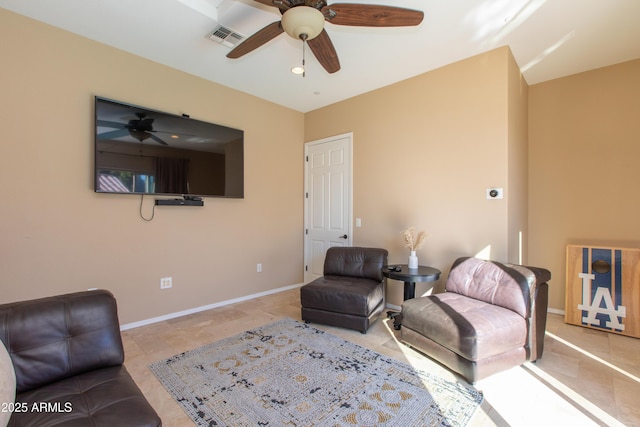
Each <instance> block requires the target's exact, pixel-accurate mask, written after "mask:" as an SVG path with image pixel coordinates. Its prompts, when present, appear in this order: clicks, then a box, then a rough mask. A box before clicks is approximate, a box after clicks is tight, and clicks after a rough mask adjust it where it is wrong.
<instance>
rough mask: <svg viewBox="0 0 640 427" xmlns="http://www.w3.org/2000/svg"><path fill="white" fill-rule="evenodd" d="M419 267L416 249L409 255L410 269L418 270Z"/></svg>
mask: <svg viewBox="0 0 640 427" xmlns="http://www.w3.org/2000/svg"><path fill="white" fill-rule="evenodd" d="M417 268H418V257H417V256H416V251H411V255H409V270H416V269H417Z"/></svg>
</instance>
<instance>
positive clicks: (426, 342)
mask: <svg viewBox="0 0 640 427" xmlns="http://www.w3.org/2000/svg"><path fill="white" fill-rule="evenodd" d="M550 279H551V273H550V272H549V270H546V269H544V268H537V267H527V266H521V265H513V264H502V263H499V262H495V261H485V260H481V259H477V258H469V257H464V258H459V259H457V260H456V261H455V262H454V263H453V266H452V267H451V271H450V273H449V277H448V278H447V283H446V292H444V293H440V294H435V295H430V296H426V297H422V298H415V299H411V300H407V301H405V302H404V303H403V304H402V332H401V339H402V341H403V342H405V343H406V344H409V345H410V346H412V347H414V348H416V349H418V350H420V351H421V352H423V353H425V354H426V355H427V356H429V357H431V358H433V359H435V360H437V361H438V362H440V363H442V364H443V365H445V366H447V367H449V368H450V369H451V370H453V371H455V372H458V373H459V374H461V375H462V376H463V377H464V378H466V379H467V381H469V382H470V383H475V382H476V381H478V380H480V379H482V378H485V377H487V376H489V375H492V374H495V373H497V372H499V371H502V370H505V369H508V368H511V367H514V366H519V365H521V364H523V363H524V362H526V361H535V360H537V359H539V358H541V357H542V351H543V347H544V335H545V327H546V321H547V300H548V292H549V285H548V284H547V281H548V280H550Z"/></svg>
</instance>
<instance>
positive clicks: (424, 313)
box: [402, 292, 527, 361]
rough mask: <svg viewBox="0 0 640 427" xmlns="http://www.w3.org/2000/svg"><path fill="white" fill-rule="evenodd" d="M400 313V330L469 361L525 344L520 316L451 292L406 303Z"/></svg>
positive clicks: (525, 335)
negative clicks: (407, 331) (427, 338)
mask: <svg viewBox="0 0 640 427" xmlns="http://www.w3.org/2000/svg"><path fill="white" fill-rule="evenodd" d="M402 313H403V320H402V325H403V327H407V328H410V329H413V330H414V331H416V332H418V333H419V334H421V335H424V336H428V337H429V338H430V339H431V340H433V341H435V342H437V343H438V344H440V345H441V346H443V347H445V348H446V349H447V350H449V351H452V352H454V353H457V354H458V355H459V356H462V357H463V358H465V359H467V360H470V361H477V360H481V359H485V358H488V357H491V356H495V355H498V354H501V353H505V352H508V351H510V350H513V349H517V348H522V347H524V346H525V344H526V340H527V324H526V321H525V319H524V318H522V316H519V315H518V314H516V313H514V312H513V311H511V310H509V309H506V308H504V307H500V306H497V305H490V304H486V303H484V302H482V301H478V300H475V299H472V298H467V297H465V296H463V295H459V294H455V293H453V292H446V293H442V294H437V295H433V296H432V297H431V298H416V299H410V300H407V301H405V302H404V303H403V305H402Z"/></svg>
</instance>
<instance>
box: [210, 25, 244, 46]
mask: <svg viewBox="0 0 640 427" xmlns="http://www.w3.org/2000/svg"><path fill="white" fill-rule="evenodd" d="M207 38H208V39H209V40H213V41H214V42H217V43H221V44H223V45H225V46H227V47H235V46H237V45H239V44H240V43H241V42H242V41H243V40H244V39H245V38H246V37H245V36H243V35H242V34H238V33H236V32H235V31H233V30H232V29H230V28H227V27H225V26H224V25H218V26H217V27H216V28H214V29H213V31H212V32H210V33H209V34H207Z"/></svg>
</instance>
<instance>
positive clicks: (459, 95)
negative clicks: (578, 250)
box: [305, 48, 527, 305]
mask: <svg viewBox="0 0 640 427" xmlns="http://www.w3.org/2000/svg"><path fill="white" fill-rule="evenodd" d="M514 70H515V71H514ZM526 89H527V87H526V84H525V83H524V81H523V80H522V79H521V78H520V73H519V71H517V68H516V67H515V63H514V62H513V58H512V56H511V53H510V51H509V49H508V48H501V49H497V50H494V51H491V52H488V53H485V54H482V55H478V56H476V57H473V58H469V59H467V60H464V61H460V62H458V63H455V64H451V65H448V66H446V67H443V68H441V69H439V70H435V71H432V72H429V73H426V74H423V75H420V76H418V77H415V78H412V79H409V80H406V81H403V82H400V83H397V84H394V85H392V86H388V87H385V88H382V89H379V90H376V91H373V92H370V93H367V94H364V95H360V96H358V97H355V98H352V99H348V100H346V101H343V102H339V103H336V104H333V105H331V106H328V107H325V108H322V109H319V110H316V111H313V112H311V113H307V114H306V115H305V140H306V141H313V140H318V139H321V138H324V137H328V136H332V135H337V134H341V133H345V132H353V141H354V147H353V152H354V156H353V158H354V160H353V163H354V178H353V189H354V201H353V209H354V212H353V216H354V218H362V227H361V228H354V244H355V245H362V246H380V247H384V248H387V249H388V250H389V252H390V254H389V261H390V262H391V263H407V258H408V255H409V252H408V250H407V249H405V248H403V247H402V241H401V232H402V230H404V229H406V228H407V227H409V226H412V225H413V226H415V227H416V230H418V231H421V230H423V231H426V232H427V233H428V234H429V237H428V239H427V241H426V244H425V246H424V247H423V248H422V249H421V250H419V251H418V257H419V260H420V263H421V264H426V265H431V266H434V267H437V268H439V269H440V270H442V271H443V273H444V274H443V278H442V279H441V281H440V283H438V284H437V287H438V288H442V285H443V283H444V277H446V273H447V272H448V269H449V266H450V265H451V263H452V261H453V260H454V259H455V258H456V257H459V256H467V255H475V254H478V253H481V252H482V253H483V254H484V255H486V256H488V257H491V258H494V259H500V260H505V261H517V259H512V257H513V253H517V251H515V252H514V251H513V250H512V249H510V246H511V243H512V241H513V240H514V239H515V240H516V241H517V238H513V237H512V236H510V235H509V233H510V230H511V228H514V227H515V229H517V230H518V231H519V229H520V227H519V226H521V227H522V228H523V229H525V228H526V222H527V221H526V215H527V213H526V208H525V209H520V208H517V209H516V208H514V206H519V204H522V203H524V205H525V206H526V197H527V194H526V139H527V136H526ZM514 91H515V93H514V94H510V92H514ZM509 102H513V103H514V104H516V103H517V104H518V105H517V106H514V107H510V106H509V105H508V103H509ZM511 139H512V141H511ZM512 151H513V152H514V153H512ZM510 162H514V163H515V166H514V167H513V168H509V167H508V166H509V163H510ZM518 175H522V177H519V176H518ZM510 181H513V182H514V188H515V189H514V191H513V193H511V192H510V185H511V184H510ZM488 187H503V188H504V189H505V191H506V193H507V196H506V197H505V199H504V200H490V201H489V200H486V189H487V188H488ZM508 206H509V209H513V210H514V212H515V213H514V224H515V225H514V226H512V225H510V221H511V220H510V218H509V217H508V213H509V210H508ZM525 231H526V230H525ZM487 249H488V250H489V251H488V252H487V251H486V250H487ZM396 283H398V285H397V286H391V287H390V289H389V292H388V297H389V302H390V303H391V304H396V305H399V304H400V303H401V302H402V289H401V288H402V287H401V286H400V285H401V284H400V283H399V282H396ZM426 290H427V286H426V285H424V284H420V285H418V288H417V292H416V293H417V294H420V293H423V292H425V291H426Z"/></svg>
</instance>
